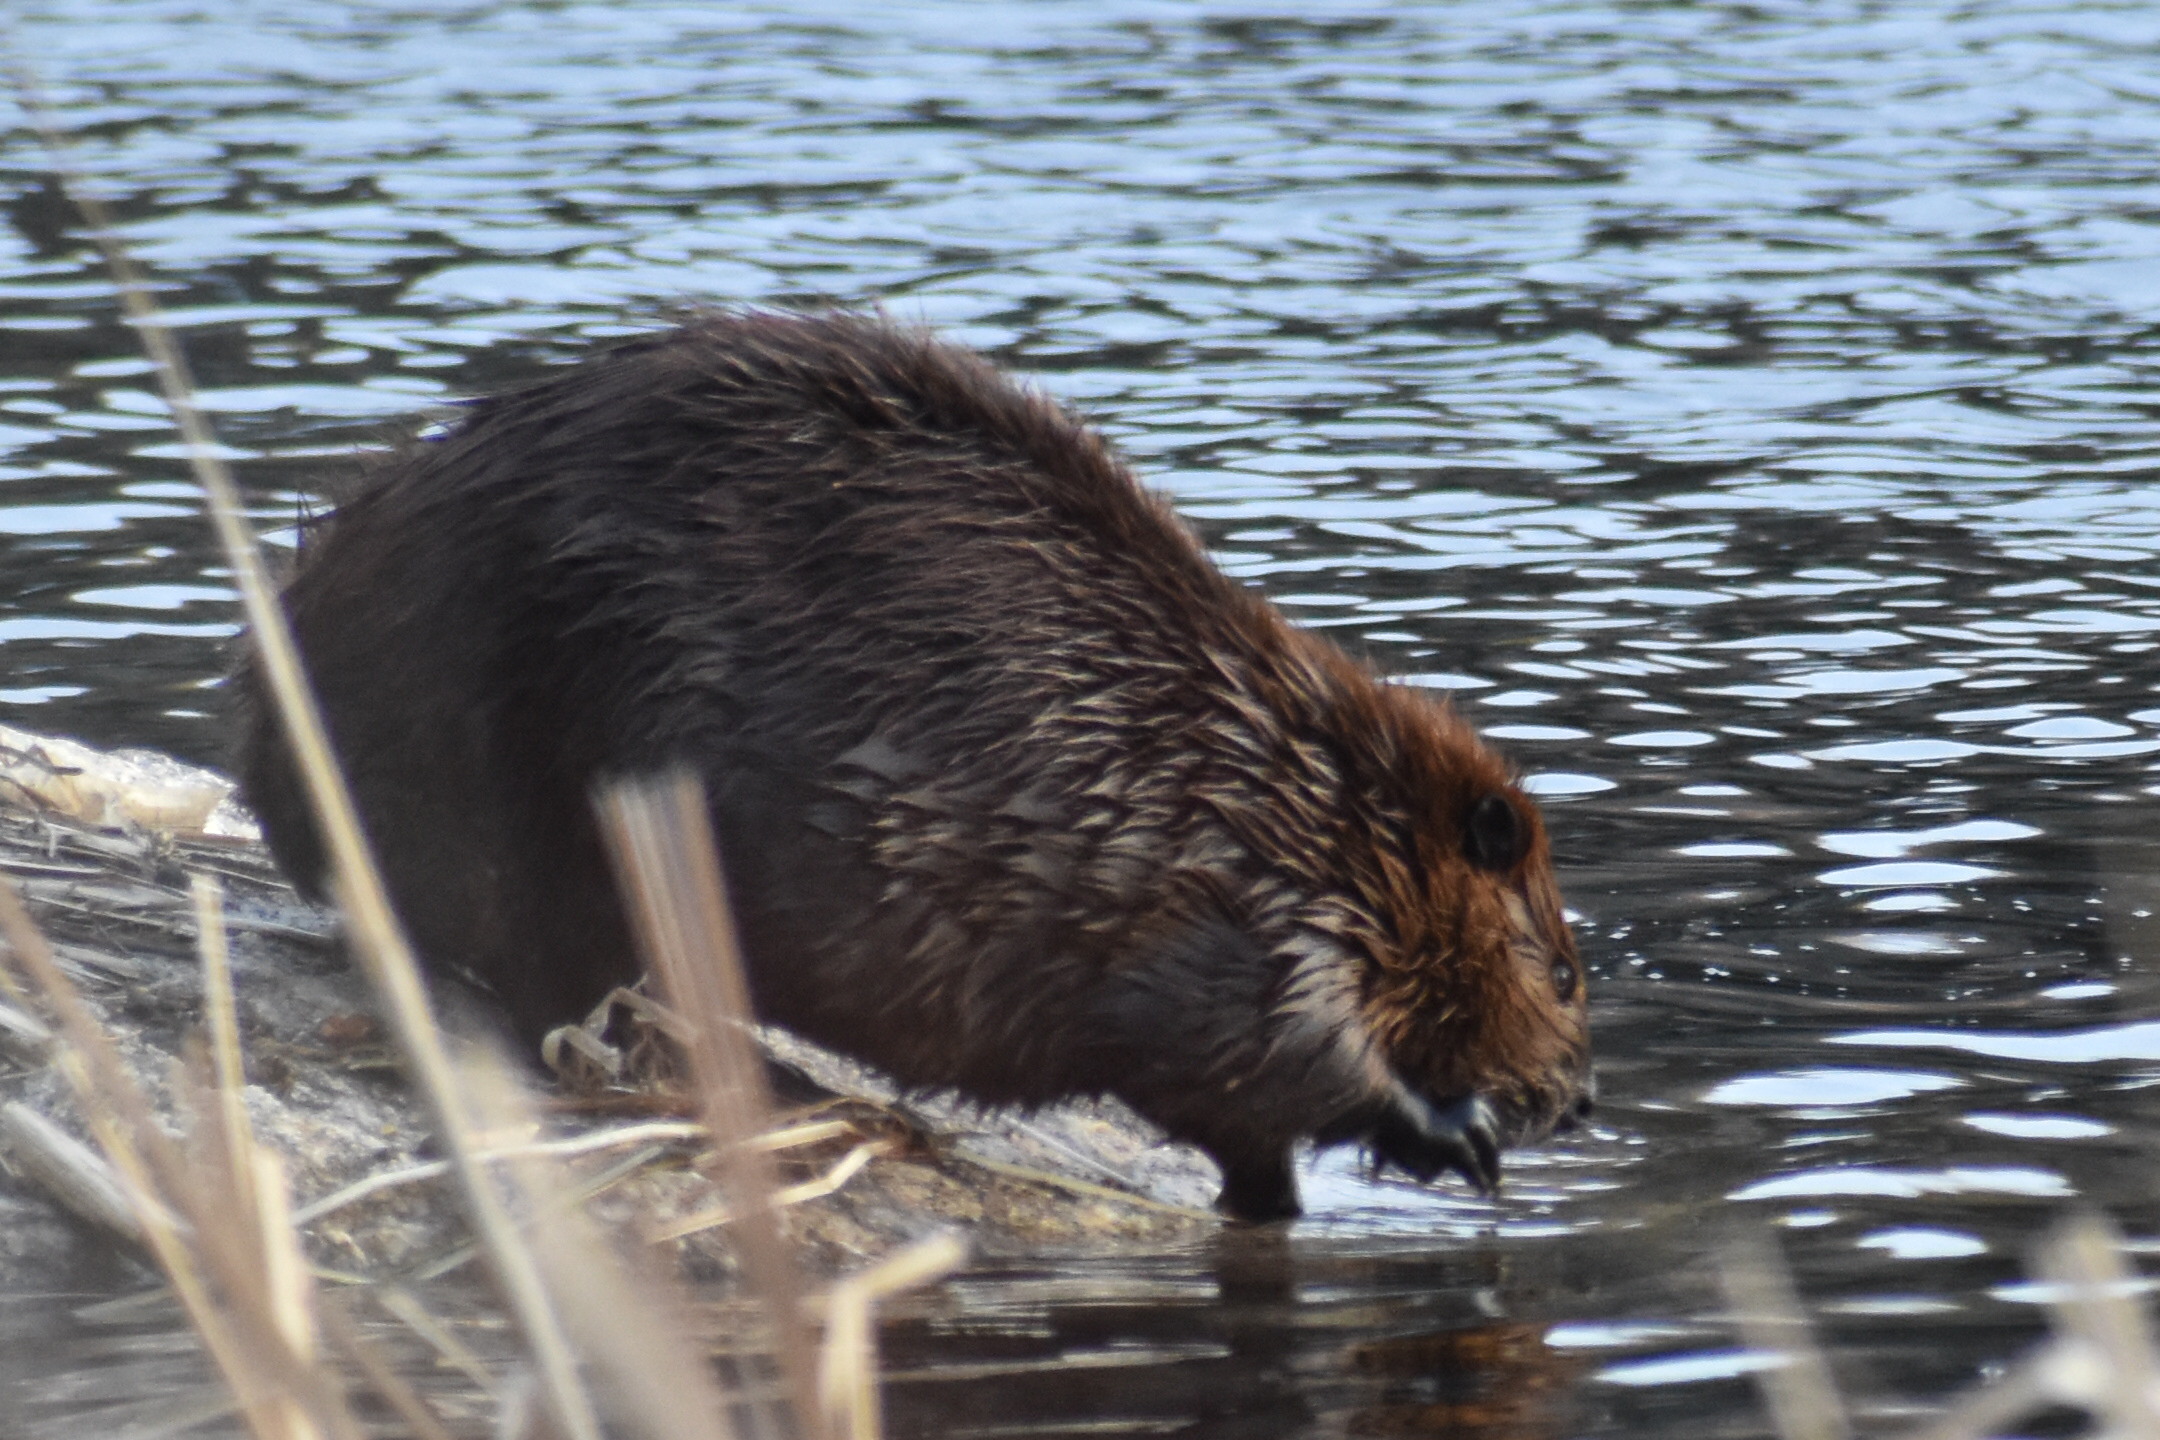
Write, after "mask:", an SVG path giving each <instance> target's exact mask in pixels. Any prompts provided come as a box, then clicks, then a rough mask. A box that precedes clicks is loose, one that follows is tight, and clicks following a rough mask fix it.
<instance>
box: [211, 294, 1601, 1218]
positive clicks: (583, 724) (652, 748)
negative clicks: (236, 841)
mask: <svg viewBox="0 0 2160 1440" xmlns="http://www.w3.org/2000/svg"><path fill="white" fill-rule="evenodd" d="M284 599H285V605H286V608H287V611H288V613H289V614H290V615H291V617H292V623H293V626H294V629H295V632H296V635H297V637H298V640H299V643H300V647H301V650H302V653H303V655H304V657H305V661H306V666H307V670H308V673H309V676H310V678H311V679H312V681H313V684H314V686H315V689H316V693H317V694H318V695H319V697H320V698H321V702H322V708H323V712H324V716H325V719H326V721H327V723H328V727H329V730H330V734H331V737H332V740H333V744H334V747H335V749H336V751H337V753H338V756H339V758H340V759H341V760H342V761H343V763H344V766H345V772H346V774H347V776H348V777H349V779H350V781H351V784H352V788H353V792H354V795H355V797H356V799H357V801H358V804H359V808H360V812H361V815H362V819H363V823H364V826H365V828H366V830H367V833H368V835H369V837H370V839H371V840H372V841H373V842H374V844H375V847H376V851H377V854H378V855H379V856H380V857H381V861H382V865H383V868H384V871H385V875H386V879H387V881H388V884H389V888H390V893H391V896H392V898H393V901H394V903H395V905H396V907H397V910H398V912H399V914H400V916H401V918H402V919H403V921H404V923H405V924H406V926H407V927H408V929H409V931H410V934H411V937H412V939H413V942H414V944H415V947H416V949H417V950H418V951H419V953H420V954H421V955H422V956H423V957H424V958H425V959H426V960H427V961H428V962H429V963H431V964H432V965H435V966H437V967H454V968H456V969H458V970H460V971H462V972H463V973H464V974H465V975H466V976H467V977H468V978H471V979H475V980H477V981H478V982H480V983H481V984H482V985H483V986H485V987H486V988H487V989H489V990H491V991H492V992H493V993H494V994H495V995H496V996H497V997H499V999H500V1001H501V1004H502V1005H503V1006H504V1007H505V1008H506V1009H507V1010H508V1012H509V1016H510V1018H511V1020H512V1021H513V1023H514V1024H515V1026H516V1028H517V1029H518V1030H519V1031H520V1032H521V1033H522V1034H524V1035H525V1036H527V1037H537V1036H538V1035H539V1034H541V1033H542V1032H544V1031H545V1030H547V1029H548V1028H549V1027H552V1026H554V1025H557V1024H560V1023H562V1022H564V1021H567V1020H570V1019H573V1018H575V1017H577V1016H579V1015H581V1014H582V1013H584V1011H585V1010H586V1009H587V1008H588V1007H589V1006H590V1005H591V1004H592V1003H593V1002H594V1001H596V1000H597V999H598V998H599V997H600V996H601V995H602V994H604V993H605V992H606V991H607V990H608V989H609V988H610V987H611V986H614V985H616V984H618V983H625V982H628V981H630V980H632V979H634V978H635V976H636V974H637V972H638V969H639V966H638V962H637V958H636V955H635V953H634V949H633V944H632V941H631V938H630V932H629V929H628V926H627V923H626V920H625V912H624V908H623V906H622V904H621V902H620V901H619V900H618V898H617V895H616V892H615V889H614V886H613V885H612V883H611V881H610V868H609V865H608V862H607V858H606V853H605V850H604V847H603V842H602V839H601V835H600V833H599V830H598V828H597V825H596V821H595V817H594V813H593V809H592V804H591V797H592V793H593V791H594V788H595V786H596V784H599V783H604V782H605V781H606V780H607V779H608V778H609V777H613V776H622V775H630V774H638V773H647V772H651V771H655V770H658V769H662V768H665V767H670V766H676V765H684V764H687V765H689V766H691V767H693V768H694V769H695V771H696V773H697V774H699V775H700V776H701V777H702V779H703V781H704V784H705V786H706V789H707V793H708V798H709V801H710V804H711V809H712V818H713V821H714V825H715V831H716V834H717V836H718V838H719V841H720V846H721V851H722V854H723V855H724V856H725V858H726V864H727V868H728V871H729V880H730V885H731V890H732V894H733V898H734V902H735V905H736V907H737V910H738V917H737V919H738V924H739V927H740V930H741V939H742V944H743V952H744V956H745V960H746V965H747V968H748V971H749V980H750V985H751V990H752V993H753V997H754V1003H755V1005H756V1007H757V1009H758V1011H759V1013H760V1014H761V1015H762V1016H763V1017H765V1018H767V1019H770V1020H773V1021H776V1022H778V1023H780V1024H782V1025H785V1026H787V1027H789V1028H791V1029H793V1030H796V1031H798V1032H800V1033H801V1034H803V1035H805V1036H808V1037H810V1038H811V1039H813V1040H816V1041H819V1042H821V1043H823V1044H825V1045H828V1046H831V1047H833V1048H835V1049H838V1050H840V1051H843V1052H846V1053H848V1054H851V1055H854V1056H857V1057H859V1058H861V1059H863V1060H865V1061H868V1062H870V1063H873V1064H875V1065H878V1066H880V1067H882V1068H883V1069H885V1070H886V1071H888V1072H890V1073H891V1074H892V1075H893V1076H894V1077H895V1078H896V1079H897V1080H899V1081H900V1082H902V1083H904V1084H906V1085H909V1086H914V1087H922V1088H929V1089H946V1090H952V1091H957V1092H960V1093H963V1094H965V1095H968V1096H971V1097H973V1098H975V1099H977V1100H980V1101H983V1102H987V1103H1014V1104H1019V1105H1032V1104H1040V1103H1044V1102H1047V1101H1051V1100H1054V1099H1057V1098H1060V1097H1066V1096H1074V1095H1099V1094H1106V1093H1107V1094H1113V1095H1116V1096H1119V1097H1121V1098H1123V1099H1124V1100H1125V1101H1127V1102H1128V1103H1130V1104H1131V1105H1132V1106H1133V1107H1134V1108H1135V1109H1137V1110H1138V1111H1139V1112H1140V1113H1141V1114H1143V1115H1145V1116H1147V1117H1148V1118H1149V1119H1151V1120H1153V1121H1154V1122H1156V1123H1157V1124H1158V1125H1160V1126H1161V1127H1162V1128H1163V1129H1164V1130H1166V1131H1168V1132H1169V1133H1170V1134H1171V1135H1173V1136H1176V1137H1179V1138H1181V1139H1184V1140H1187V1141H1190V1142H1192V1143H1194V1144H1196V1145H1198V1146H1199V1147H1200V1148H1201V1149H1203V1150H1204V1151H1205V1152H1206V1153H1207V1154H1209V1155H1210V1156H1211V1157H1212V1158H1213V1159H1214V1160H1215V1161H1216V1162H1217V1163H1218V1164H1219V1165H1220V1167H1221V1169H1222V1172H1223V1189H1222V1196H1221V1200H1220V1202H1219V1204H1220V1206H1221V1208H1222V1209H1223V1210H1224V1211H1225V1212H1226V1213H1228V1214H1229V1215H1231V1216H1233V1217H1237V1218H1241V1219H1246V1220H1266V1219H1272V1218H1277V1217H1285V1216H1290V1215H1294V1214H1296V1213H1297V1212H1298V1200H1297V1188H1296V1182H1295V1178H1294V1174H1293V1171H1292V1166H1291V1155H1292V1150H1293V1147H1294V1146H1295V1144H1296V1143H1297V1142H1298V1141H1300V1140H1301V1139H1307V1138H1309V1139H1312V1140H1314V1141H1317V1142H1318V1143H1320V1144H1322V1145H1327V1144H1335V1143H1346V1142H1362V1143H1363V1144H1365V1145H1366V1146H1368V1147H1369V1150H1370V1153H1371V1155H1372V1157H1373V1161H1374V1163H1375V1165H1376V1166H1384V1165H1392V1166H1394V1167H1397V1168H1399V1169H1401V1170H1402V1171H1404V1172H1406V1173H1408V1174H1409V1175H1412V1176H1415V1177H1417V1178H1419V1179H1420V1180H1431V1179H1435V1178H1437V1177H1438V1176H1439V1175H1440V1174H1442V1173H1443V1172H1445V1171H1450V1170H1452V1171H1455V1172H1458V1173H1460V1174H1461V1175H1462V1176H1464V1177H1465V1178H1466V1179H1468V1180H1469V1181H1470V1182H1471V1183H1472V1184H1473V1185H1475V1186H1477V1187H1478V1188H1480V1189H1482V1190H1490V1189H1491V1188H1492V1187H1493V1186H1494V1185H1495V1184H1496V1183H1497V1180H1498V1174H1499V1154H1500V1151H1501V1149H1502V1147H1504V1146H1506V1145H1509V1144H1515V1143H1521V1142H1523V1141H1526V1140H1529V1139H1533V1138H1536V1137H1539V1136H1542V1135H1544V1134H1546V1133H1548V1132H1549V1131H1550V1130H1552V1129H1553V1128H1554V1127H1555V1126H1556V1125H1562V1124H1567V1123H1571V1118H1572V1117H1573V1116H1574V1115H1576V1114H1578V1113H1580V1112H1581V1111H1583V1110H1585V1109H1586V1108H1587V1105H1588V1099H1587V1092H1588V1032H1587V1028H1586V1016H1585V1009H1584V994H1583V991H1584V986H1583V975H1582V970H1581V966H1580V964H1579V962H1578V960H1577V957H1576V952H1575V946H1574V943H1573V940H1572V937H1571V936H1570V934H1569V930H1568V927H1567V924H1566V922H1565V920H1564V918H1563V915H1562V911H1561V903H1560V897H1559V893H1558V890H1557V889H1556V887H1555V885H1554V881H1553V874H1552V865H1551V859H1550V855H1549V850H1548V844H1547V840H1546V835H1545V831H1544V828H1543V824H1542V822H1541V820H1540V818H1539V815H1538V811H1537V808H1536V806H1535V805H1534V804H1533V803H1532V802H1531V801H1530V799H1529V798H1528V797H1527V796H1526V795H1525V794H1524V792H1523V791H1522V790H1521V789H1520V788H1518V786H1517V785H1516V784H1514V783H1513V781H1512V779H1511V777H1510V772H1509V770H1508V768H1507V767H1506V765H1505V764H1504V763H1503V762H1502V761H1501V759H1500V758H1499V757H1498V756H1497V755H1496V754H1495V753H1494V752H1493V751H1491V750H1490V749H1488V748H1487V747H1486V746H1485V745H1484V744H1483V743H1482V742H1481V741H1480V740H1479V739H1478V738H1477V736H1476V735H1475V733H1474V732H1473V731H1472V730H1471V728H1470V727H1469V726H1468V725H1467V724H1465V723H1464V722H1463V721H1462V720H1461V719H1459V718H1458V717H1457V716H1456V715H1455V714H1454V713H1453V712H1452V710H1451V709H1450V708H1449V707H1448V706H1447V705H1445V704H1443V703H1439V702H1436V701H1435V700H1434V699H1432V698H1430V697H1428V696H1427V695H1425V694H1422V693H1420V692H1418V691H1415V690H1413V689H1410V688H1407V687H1404V686H1400V685H1392V684H1387V683H1383V682H1382V681H1381V680H1379V679H1378V678H1376V677H1375V676H1374V675H1373V674H1371V673H1370V672H1369V671H1367V670H1366V669H1364V668H1362V667H1361V666H1360V665H1359V664H1357V663H1355V662H1353V661H1352V660H1351V659H1350V658H1348V657H1347V656H1345V655H1344V654H1343V653H1342V652H1340V651H1339V650H1337V649H1336V648H1335V647H1333V646H1332V645H1330V644H1328V643H1327V642H1325V641H1323V640H1322V639H1320V638H1318V637H1317V636H1315V635H1312V634H1310V633H1307V632H1303V631H1300V630H1297V629H1295V628H1293V627H1292V626H1291V625H1290V624H1289V623H1288V622H1287V621H1285V620H1284V618H1283V617H1282V615H1281V614H1280V613H1279V612H1277V611H1276V610H1275V609H1274V608H1273V607H1271V606H1270V605H1269V604H1267V603H1266V601H1264V600H1263V599H1262V598H1261V597H1260V596H1259V595H1257V594H1255V593H1254V592H1253V591H1251V590H1249V589H1246V588H1243V587H1241V586H1239V585H1238V584H1236V583H1234V582H1232V581H1231V580H1230V579H1228V578H1227V577H1226V576H1224V575H1223V574H1222V572H1221V571H1219V570H1218V569H1216V568H1215V566H1214V565H1213V564H1212V563H1211V562H1210V561H1209V559H1208V557H1207V555H1206V554H1205V552H1204V551H1203V549H1202V548H1201V546H1200V544H1199V543H1198V541H1197V540H1196V539H1195V538H1194V536H1193V534H1192V533H1191V532H1189V531H1188V530H1187V528H1186V527H1185V526H1184V524H1182V523H1181V522H1180V521H1179V520H1178V519H1177V518H1176V517H1175V516H1174V515H1173V514H1172V512H1171V510H1170V509H1169V507H1168V506H1167V505H1166V504H1165V503H1164V502H1163V501H1162V500H1160V499H1158V498H1156V497H1155V496H1154V495H1152V494H1151V493H1150V492H1148V491H1147V490H1145V489H1143V488H1142V487H1141V485H1140V484H1139V483H1138V482H1137V481H1136V480H1135V478H1134V477H1133V475H1132V474H1131V472H1130V471H1129V470H1128V469H1127V468H1126V467H1125V465H1124V464H1123V463H1122V462H1121V461H1120V460H1119V459H1118V458H1117V456H1116V455H1115V454H1114V453H1113V451H1112V449H1111V448H1110V446H1109V445H1108V444H1106V443H1105V441H1104V440H1103V439H1102V438H1101V437H1100V436H1099V435H1097V434H1096V433H1095V432H1094V431H1093V430H1091V429H1090V428H1089V427H1088V426H1087V425H1086V424H1084V423H1083V422H1082V421H1081V420H1079V419H1078V418H1076V417H1075V416H1074V415H1073V414H1071V413H1070V412H1068V411H1067V410H1065V409H1063V408H1062V407H1060V406H1059V405H1058V404H1056V403H1055V402H1053V401H1052V400H1050V399H1048V398H1046V397H1045V396H1043V395H1041V394H1039V393H1037V392H1036V391H1034V390H1032V389H1031V388H1028V387H1026V386H1023V385H1021V384H1019V383H1016V382H1015V381H1013V380H1012V379H1010V378H1009V377H1007V376H1006V375H1004V374H1003V373H1001V372H999V371H998V370H996V369H995V368H993V367H992V366H991V365H990V364H989V363H988V362H987V361H985V360H983V359H982V358H981V357H979V356H977V355H975V354H974V353H972V352H970V351H966V350H964V349H961V348H959V347H957V346H954V345H950V344H947V343H943V342H941V341H939V340H938V339H936V338H934V337H932V336H930V335H928V334H927V333H924V332H920V331H917V330H913V329H909V328H905V327H902V326H899V325H896V324H893V323H891V322H889V321H887V320H885V319H883V318H881V317H878V316H866V315H863V314H858V313H850V312H836V313H824V314H790V313H778V312H770V311H756V310H749V311H743V310H725V311H704V312H696V313H693V314H690V315H688V316H685V317H682V318H681V321H680V323H678V324H677V325H676V326H675V327H674V328H672V329H669V330H666V331H664V332H661V333H654V334H650V335H647V336H644V337H641V338H638V339H636V340H633V341H631V342H629V343H626V344H623V345H621V346H619V347H618V348H615V349H612V350H608V351H606V352H603V353H600V354H598V355H596V356H594V357H591V358H589V359H586V360H584V361H582V362H581V363H578V364H576V365H574V366H570V367H566V368H565V369H564V371H563V372H562V373H560V374H558V375H555V376H553V377H551V378H547V379H544V380H542V381H540V382H539V383H537V384H534V385H532V386H531V387H530V388H526V389H522V390H518V391H515V392H512V393H508V394H504V395H501V396H498V397H496V398H492V399H487V400H483V401H480V402H477V403H475V404H473V405H472V406H471V408H470V409H468V410H467V411H466V412H465V413H464V414H463V415H462V417H461V418H459V419H458V420H457V421H456V422H455V423H454V424H452V425H451V426H450V427H448V429H447V431H446V432H444V433H441V434H439V435H438V436H437V437H436V438H432V439H427V440H421V441H415V442H412V443H410V444H408V445H407V446H406V447H405V448H404V449H403V451H402V452H400V453H397V454H395V455H394V456H392V457H391V458H390V459H388V460H387V461H385V462H381V463H380V464H379V465H378V466H377V467H376V468H375V471H374V473H372V474H370V475H368V476H366V477H365V478H364V479H363V481H362V483H361V484H359V485H358V486H356V487H355V491H354V494H353V495H352V496H351V498H349V499H348V500H347V501H346V502H345V503H343V504H342V505H340V506H339V507H338V508H337V510H336V511H335V513H334V514H333V515H331V516H330V517H328V518H327V519H326V520H325V521H324V522H322V524H321V525H320V526H319V527H318V528H317V529H316V530H315V531H314V532H313V533H311V534H310V535H309V536H308V537H307V539H306V541H305V543H304V545H303V547H302V551H301V555H300V558H299V561H298V563H297V567H296V571H295V573H294V575H293V577H292V579H291V581H290V583H289V585H288V587H287V589H286V590H285V594H284ZM241 680H242V686H243V690H245V691H258V692H259V687H258V686H257V683H256V681H255V680H254V679H253V678H252V677H251V675H250V674H249V673H248V671H247V670H246V668H245V667H243V670H242V675H241ZM244 710H245V713H246V715H247V716H248V718H247V720H246V721H245V723H244V736H243V743H242V755H241V762H240V765H239V769H240V772H241V775H242V783H243V786H244V791H245V795H246V798H247V800H248V802H249V803H250V804H251V805H252V806H253V807H254V809H255V811H256V813H257V814H258V815H260V817H261V818H262V821H263V824H264V826H265V829H266V831H267V834H268V838H269V841H270V845H271V848H272V850H273V852H274V853H275V856H276V858H277V860H278V861H279V863H280V864H281V866H282V867H283V868H284V870H285V871H286V873H287V874H288V875H289V876H290V877H291V878H292V879H293V880H294V881H295V882H296V883H297V884H298V885H299V886H300V887H301V889H302V890H303V891H305V892H307V893H309V894H312V895H316V896H320V895H321V894H322V893H323V890H324V886H325V881H326V876H325V856H324V852H323V848H322V845H321V843H320V841H319V838H318V836H317V834H316V832H315V829H314V827H313V824H312V822H311V820H310V818H309V815H308V812H307V809H306V807H305V805H304V803H303V802H302V800H301V798H300V793H299V787H298V784H297V781H296V777H295V774H294V772H293V769H292V767H291V763H290V760H289V757H288V755H287V753H286V750H285V747H284V744H283V741H282V738H281V735H280V732H279V728H278V726H277V724H276V722H275V720H274V718H272V717H270V716H269V715H268V713H267V710H266V707H265V706H264V704H263V703H262V702H261V699H260V696H259V693H257V695H256V698H255V699H254V700H253V701H252V702H251V703H248V704H247V705H246V706H245V707H244Z"/></svg>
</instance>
